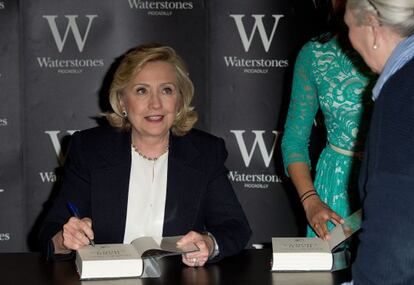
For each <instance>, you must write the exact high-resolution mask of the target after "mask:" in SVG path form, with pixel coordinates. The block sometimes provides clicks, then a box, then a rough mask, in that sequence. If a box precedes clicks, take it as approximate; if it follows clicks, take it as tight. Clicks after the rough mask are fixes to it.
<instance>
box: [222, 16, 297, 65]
mask: <svg viewBox="0 0 414 285" xmlns="http://www.w3.org/2000/svg"><path fill="white" fill-rule="evenodd" d="M245 16H246V15H243V14H231V15H230V18H232V19H233V21H234V24H235V28H236V29H237V32H238V34H239V36H240V40H241V44H242V45H243V49H244V51H245V52H246V53H248V52H249V51H250V49H251V46H252V43H253V42H255V41H257V40H258V39H260V41H261V43H262V46H263V48H264V50H265V52H266V53H268V52H269V50H270V47H271V45H272V42H273V40H274V38H275V34H276V31H277V28H278V26H279V23H280V20H281V19H282V18H283V17H284V15H276V14H273V15H272V19H273V24H272V26H271V27H270V29H269V28H268V31H266V27H265V25H264V23H263V18H264V17H265V15H262V14H252V15H251V17H250V19H249V20H248V21H246V20H245V19H244V18H245ZM252 19H253V20H252ZM252 21H253V26H252V27H251V30H250V31H248V28H246V27H247V26H249V24H250V26H251V23H252ZM245 22H248V23H249V24H245ZM269 31H270V32H269ZM257 35H258V36H257ZM258 37H259V38H258ZM224 63H225V64H226V66H227V67H229V68H236V69H241V70H243V72H244V73H268V71H269V69H270V68H279V67H282V68H284V67H287V66H288V65H289V61H288V59H272V58H240V57H237V56H232V55H229V56H224Z"/></svg>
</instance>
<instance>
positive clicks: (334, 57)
mask: <svg viewBox="0 0 414 285" xmlns="http://www.w3.org/2000/svg"><path fill="white" fill-rule="evenodd" d="M326 2H330V1H326ZM334 2H335V3H336V5H338V6H341V2H342V1H338V0H337V1H334ZM342 4H344V3H342ZM342 7H343V6H342ZM339 11H341V9H340V7H336V9H335V12H336V15H338V17H337V18H339ZM341 19H342V16H341ZM336 27H338V26H336ZM337 31H339V30H338V29H337ZM341 36H344V38H345V37H346V33H345V34H344V33H343V32H337V33H332V32H330V33H327V34H324V35H323V36H321V37H319V38H316V39H313V40H311V41H309V42H308V43H307V44H305V45H304V46H303V48H302V49H301V51H300V53H299V55H298V57H297V60H296V65H295V69H294V78H293V87H292V95H291V99H290V105H289V110H288V116H287V121H286V125H285V133H284V136H283V139H282V154H283V160H284V165H285V168H286V171H287V174H288V175H289V176H290V178H291V179H292V182H293V184H294V185H295V188H296V189H297V191H298V194H299V197H300V199H301V202H302V205H303V207H304V210H305V213H306V217H307V220H308V223H309V226H308V228H307V236H309V237H312V236H316V235H317V236H320V237H322V238H324V239H327V238H329V234H328V233H329V230H330V229H331V228H332V227H333V226H334V225H335V224H338V223H342V222H343V217H347V216H349V215H350V214H351V213H352V212H353V211H354V210H356V209H357V208H358V205H357V204H358V197H357V196H356V195H357V185H356V181H357V179H356V178H357V176H358V170H359V165H360V162H361V157H362V151H363V147H364V141H365V134H366V132H367V127H368V125H369V118H370V113H371V110H370V109H371V105H372V103H371V95H370V94H371V92H370V88H369V86H370V84H371V83H372V82H373V79H374V77H373V75H372V73H370V72H369V71H368V68H367V67H366V66H365V64H364V62H363V61H362V59H361V58H360V57H359V56H358V54H357V53H356V52H355V51H354V50H352V48H350V45H348V44H347V42H346V41H344V42H342V38H341ZM319 109H320V110H321V111H322V114H323V117H324V123H325V126H326V130H327V144H326V147H325V148H324V149H323V151H322V153H321V154H320V156H319V159H318V162H317V166H316V175H315V180H314V181H313V180H312V176H311V172H310V168H311V162H310V158H309V150H308V146H309V138H310V134H311V130H312V125H313V122H314V120H315V116H316V113H317V111H318V110H319Z"/></svg>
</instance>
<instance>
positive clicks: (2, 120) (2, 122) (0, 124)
mask: <svg viewBox="0 0 414 285" xmlns="http://www.w3.org/2000/svg"><path fill="white" fill-rule="evenodd" d="M5 126H7V118H0V127H5Z"/></svg>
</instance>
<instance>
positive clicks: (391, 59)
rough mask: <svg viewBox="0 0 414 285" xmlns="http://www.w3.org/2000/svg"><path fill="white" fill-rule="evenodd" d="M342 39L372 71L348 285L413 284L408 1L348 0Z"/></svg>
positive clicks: (412, 47) (412, 1) (413, 122)
mask: <svg viewBox="0 0 414 285" xmlns="http://www.w3.org/2000/svg"><path fill="white" fill-rule="evenodd" d="M345 22H346V24H347V25H348V27H349V38H350V40H351V42H352V45H353V46H354V48H355V49H356V50H357V51H358V52H359V53H360V54H361V56H362V57H363V59H364V60H365V62H366V63H367V65H368V66H369V67H370V68H371V69H372V70H373V71H374V72H376V73H379V74H380V77H379V79H378V82H377V84H376V85H375V87H374V89H373V92H372V93H373V94H372V95H373V99H374V100H375V107H374V112H373V115H372V122H371V126H370V131H369V136H368V140H367V147H366V153H365V154H366V155H365V156H364V162H363V165H362V168H361V175H360V183H359V185H360V195H361V198H362V207H363V213H364V216H363V222H362V231H361V234H360V236H359V237H360V243H359V247H358V254H357V258H356V260H355V263H354V265H353V267H352V275H353V278H354V283H355V284H364V285H370V284H376V285H378V284H414V246H413V241H414V228H413V220H414V212H413V210H414V132H413V129H414V0H392V1H390V0H369V1H368V0H348V2H347V7H346V14H345Z"/></svg>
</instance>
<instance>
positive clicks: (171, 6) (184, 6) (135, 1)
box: [128, 0, 194, 16]
mask: <svg viewBox="0 0 414 285" xmlns="http://www.w3.org/2000/svg"><path fill="white" fill-rule="evenodd" d="M128 3H129V7H130V8H131V9H137V10H143V11H146V12H147V15H149V16H171V15H172V14H173V11H177V10H192V9H193V7H194V5H193V2H191V1H165V0H161V1H157V0H148V1H147V0H144V1H142V0H128Z"/></svg>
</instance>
